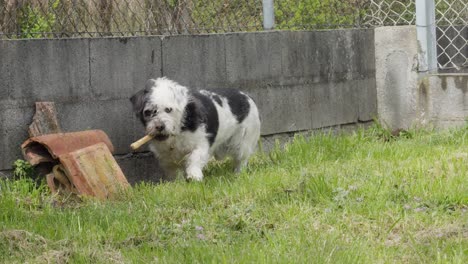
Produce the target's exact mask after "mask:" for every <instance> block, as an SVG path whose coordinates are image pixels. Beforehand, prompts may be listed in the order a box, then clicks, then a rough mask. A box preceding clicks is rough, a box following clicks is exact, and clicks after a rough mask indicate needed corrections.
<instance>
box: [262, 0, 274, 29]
mask: <svg viewBox="0 0 468 264" xmlns="http://www.w3.org/2000/svg"><path fill="white" fill-rule="evenodd" d="M274 27H275V8H274V5H273V0H263V29H265V30H271V29H273V28H274Z"/></svg>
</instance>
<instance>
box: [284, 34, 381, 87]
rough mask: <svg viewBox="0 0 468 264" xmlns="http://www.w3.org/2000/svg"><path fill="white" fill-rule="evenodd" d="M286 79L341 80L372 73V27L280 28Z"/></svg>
mask: <svg viewBox="0 0 468 264" xmlns="http://www.w3.org/2000/svg"><path fill="white" fill-rule="evenodd" d="M281 34H282V39H281V40H282V49H281V50H282V64H283V66H282V74H283V77H284V78H285V79H286V80H290V79H292V78H293V79H296V80H297V81H304V80H307V81H309V82H314V83H318V82H327V81H334V82H341V81H344V80H353V79H365V78H369V77H373V76H374V74H375V62H374V51H373V50H374V38H373V36H374V35H373V31H372V30H331V31H303V32H281Z"/></svg>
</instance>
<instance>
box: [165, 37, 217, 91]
mask: <svg viewBox="0 0 468 264" xmlns="http://www.w3.org/2000/svg"><path fill="white" fill-rule="evenodd" d="M224 40H225V36H224V35H223V34H219V35H196V36H170V37H166V38H164V39H163V43H162V46H163V75H164V76H167V77H169V78H171V79H174V80H175V81H177V82H179V83H180V84H182V85H185V86H188V87H192V88H219V87H223V86H224V84H225V81H226V59H225V43H224Z"/></svg>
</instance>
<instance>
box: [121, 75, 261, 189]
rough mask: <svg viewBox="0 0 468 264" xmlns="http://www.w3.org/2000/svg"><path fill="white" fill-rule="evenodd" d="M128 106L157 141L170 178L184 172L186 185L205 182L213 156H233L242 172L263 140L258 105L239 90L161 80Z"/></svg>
mask: <svg viewBox="0 0 468 264" xmlns="http://www.w3.org/2000/svg"><path fill="white" fill-rule="evenodd" d="M130 101H131V102H132V104H133V110H134V111H135V113H136V114H137V116H138V117H139V118H140V120H141V122H142V123H143V125H144V126H145V127H146V133H147V134H148V135H151V136H153V137H154V139H153V140H151V142H150V149H151V151H152V152H153V153H154V154H155V156H156V157H157V158H158V159H159V161H160V165H161V167H162V169H163V170H164V172H165V176H166V178H167V179H174V178H175V176H176V174H177V171H178V170H179V169H183V170H184V172H185V177H186V179H187V180H195V181H201V180H202V179H203V173H202V170H203V167H204V166H205V165H206V164H207V162H208V160H209V159H210V158H211V157H212V156H214V157H215V158H216V159H223V158H224V157H227V156H230V157H232V158H233V160H234V165H235V171H236V172H240V171H241V169H242V168H243V167H245V165H246V164H247V161H248V159H249V157H250V156H251V155H252V153H253V152H254V151H255V148H256V145H257V142H258V140H259V137H260V118H259V113H258V109H257V106H256V105H255V103H254V101H253V100H252V99H251V98H250V97H249V96H247V95H246V94H244V93H243V92H240V91H238V90H235V89H217V90H200V91H196V90H192V89H189V88H187V87H184V86H182V85H180V84H178V83H176V82H174V81H172V80H169V79H167V78H158V79H156V80H154V79H150V80H148V81H147V82H146V87H145V89H144V90H141V91H139V92H137V93H136V94H135V95H133V96H132V97H131V98H130Z"/></svg>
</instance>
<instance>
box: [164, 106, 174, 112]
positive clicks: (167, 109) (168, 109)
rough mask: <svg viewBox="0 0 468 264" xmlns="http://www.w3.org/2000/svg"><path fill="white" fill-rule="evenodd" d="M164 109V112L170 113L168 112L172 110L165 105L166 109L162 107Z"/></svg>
mask: <svg viewBox="0 0 468 264" xmlns="http://www.w3.org/2000/svg"><path fill="white" fill-rule="evenodd" d="M164 111H166V113H170V112H172V108H170V107H166V109H164Z"/></svg>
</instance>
